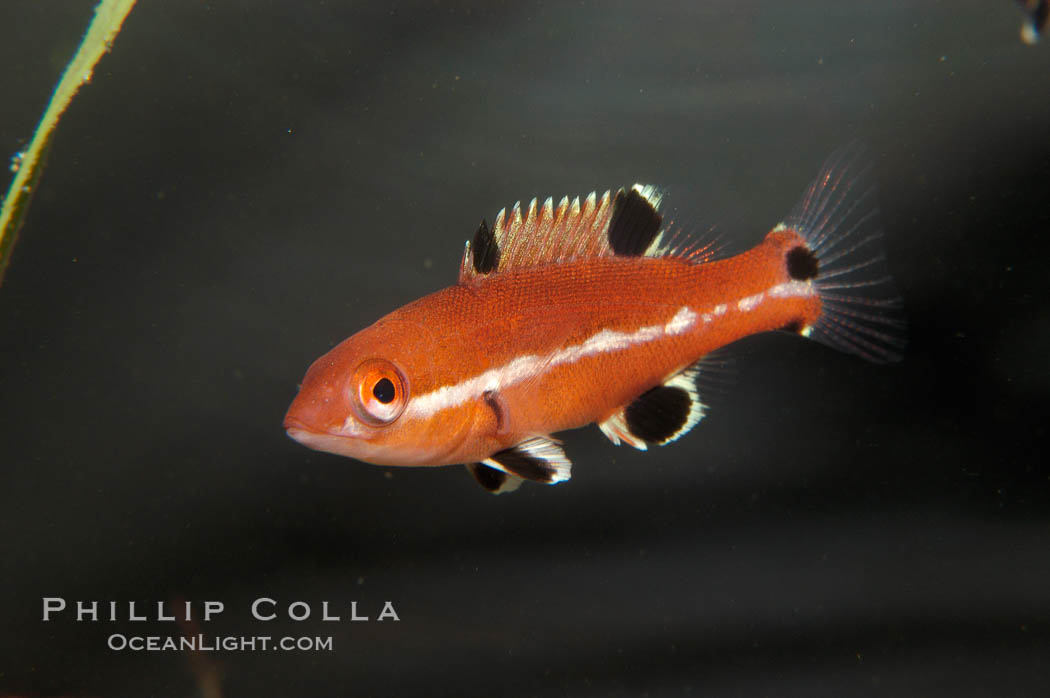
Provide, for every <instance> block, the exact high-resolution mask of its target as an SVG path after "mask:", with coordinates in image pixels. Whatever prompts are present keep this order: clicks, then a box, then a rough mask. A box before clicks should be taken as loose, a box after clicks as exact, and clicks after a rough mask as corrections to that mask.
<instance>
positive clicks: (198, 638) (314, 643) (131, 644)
mask: <svg viewBox="0 0 1050 698" xmlns="http://www.w3.org/2000/svg"><path fill="white" fill-rule="evenodd" d="M106 646H107V647H108V648H109V649H111V650H113V651H116V652H129V651H130V652H164V651H168V650H174V651H188V652H220V651H225V652H256V651H267V650H269V651H272V650H279V651H282V652H331V651H333V649H334V645H333V642H332V636H331V635H328V636H314V637H309V636H306V635H303V636H300V637H291V636H284V637H276V638H275V637H273V636H271V635H228V636H225V637H208V636H207V635H204V634H197V635H124V634H122V633H113V634H112V635H110V636H109V638H108V639H107V640H106Z"/></svg>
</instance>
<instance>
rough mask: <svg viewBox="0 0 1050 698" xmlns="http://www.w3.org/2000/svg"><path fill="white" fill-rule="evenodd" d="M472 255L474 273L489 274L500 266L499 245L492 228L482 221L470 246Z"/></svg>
mask: <svg viewBox="0 0 1050 698" xmlns="http://www.w3.org/2000/svg"><path fill="white" fill-rule="evenodd" d="M470 253H471V256H472V260H473V262H474V271H476V272H477V273H479V274H488V273H489V272H490V271H492V270H493V269H495V268H496V267H498V266H499V244H498V243H497V242H496V235H495V234H494V233H493V231H492V228H490V227H489V224H488V223H486V222H485V219H484V218H482V219H481V225H479V226H478V232H476V233H474V242H473V243H471V245H470Z"/></svg>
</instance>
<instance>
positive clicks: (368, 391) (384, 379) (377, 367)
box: [350, 359, 408, 427]
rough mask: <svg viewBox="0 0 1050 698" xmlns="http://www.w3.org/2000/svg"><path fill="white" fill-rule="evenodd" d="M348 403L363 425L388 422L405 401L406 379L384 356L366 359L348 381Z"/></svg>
mask: <svg viewBox="0 0 1050 698" xmlns="http://www.w3.org/2000/svg"><path fill="white" fill-rule="evenodd" d="M350 403H351V407H352V408H353V410H354V415H355V416H356V417H357V418H358V419H360V420H361V421H362V422H364V423H365V424H369V425H371V426H376V427H381V426H384V425H387V424H390V423H391V422H393V421H394V420H395V419H397V418H398V417H400V416H401V413H402V412H404V410H405V405H407V404H408V382H407V381H406V380H405V377H404V375H402V373H401V371H399V370H398V368H397V366H395V365H394V364H393V363H391V362H389V361H387V360H386V359H367V360H366V361H364V362H362V363H361V365H360V366H358V367H357V370H355V371H354V375H353V378H352V379H351V381H350Z"/></svg>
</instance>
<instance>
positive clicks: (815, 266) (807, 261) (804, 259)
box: [785, 245, 820, 281]
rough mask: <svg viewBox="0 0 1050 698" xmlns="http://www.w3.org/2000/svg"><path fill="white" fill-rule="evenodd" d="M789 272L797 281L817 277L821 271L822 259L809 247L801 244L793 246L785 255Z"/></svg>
mask: <svg viewBox="0 0 1050 698" xmlns="http://www.w3.org/2000/svg"><path fill="white" fill-rule="evenodd" d="M785 262H787V272H788V276H790V277H791V278H792V279H794V280H795V281H809V280H810V279H815V278H816V276H817V273H818V272H819V271H820V261H819V260H817V255H815V254H813V252H812V251H810V250H809V249H808V248H806V247H803V246H802V245H799V246H798V247H793V248H791V249H790V250H789V251H788V253H787V256H786V257H785Z"/></svg>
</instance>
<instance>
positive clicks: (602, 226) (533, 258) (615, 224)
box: [459, 184, 662, 282]
mask: <svg viewBox="0 0 1050 698" xmlns="http://www.w3.org/2000/svg"><path fill="white" fill-rule="evenodd" d="M660 198H661V197H660V194H659V192H658V191H657V190H656V189H655V188H654V187H651V186H645V185H641V184H635V185H634V187H633V188H632V189H630V190H629V191H625V190H623V189H620V190H619V191H617V192H616V194H615V195H613V194H611V193H610V192H608V191H607V192H605V193H604V194H602V196H601V197H600V198H599V197H598V195H597V194H596V193H595V192H591V194H590V195H589V196H588V197H586V198H585V199H584V200H583V201H582V202H581V201H580V198H579V197H576V198H575V199H573V200H572V201H571V202H570V201H569V197H564V198H562V200H561V202H560V203H558V205H557V206H555V205H554V202H553V200H552V199H551V198H548V199H547V200H546V201H544V202H543V204H542V205H539V204H538V203H537V200H536V199H533V200H532V201H531V202H530V203H529V206H528V208H527V209H526V210H525V211H524V213H523V212H522V210H521V203H520V202H519V203H516V204H514V207H513V208H512V209H511V210H510V212H509V213H508V212H507V210H506V209H503V210H502V211H500V212H499V214H498V215H497V216H496V221H495V223H493V225H492V227H491V228H489V227H488V225H487V223H486V222H485V221H484V220H483V221H482V222H481V226H480V227H479V228H478V231H477V233H475V235H474V240H473V241H469V242H467V245H466V249H465V250H464V251H463V261H462V263H461V265H460V271H459V280H460V281H461V282H462V281H468V280H470V279H473V278H477V277H479V276H484V275H486V274H489V273H493V272H500V271H507V270H509V269H520V268H524V267H531V266H539V265H543V264H553V263H557V262H565V261H568V260H571V259H579V258H582V257H604V256H610V255H614V254H623V255H641V254H652V253H654V252H655V251H656V250H657V247H658V244H654V243H658V237H659V236H658V233H659V231H660V224H661V222H662V217H661V215H660V213H659V211H658V210H657V209H658V207H659V205H660Z"/></svg>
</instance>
